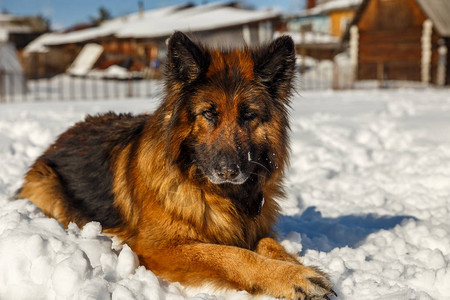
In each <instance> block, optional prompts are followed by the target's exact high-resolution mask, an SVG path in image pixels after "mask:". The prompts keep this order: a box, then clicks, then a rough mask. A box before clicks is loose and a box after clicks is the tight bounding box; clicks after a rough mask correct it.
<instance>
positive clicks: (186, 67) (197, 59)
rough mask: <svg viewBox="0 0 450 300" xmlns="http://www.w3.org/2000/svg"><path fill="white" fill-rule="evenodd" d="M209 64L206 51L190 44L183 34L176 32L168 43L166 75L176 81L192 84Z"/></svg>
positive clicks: (208, 56) (192, 43)
mask: <svg viewBox="0 0 450 300" xmlns="http://www.w3.org/2000/svg"><path fill="white" fill-rule="evenodd" d="M209 62H210V55H209V53H208V51H206V50H204V49H203V48H202V47H201V46H198V45H196V44H195V43H194V42H192V41H191V40H190V39H189V38H188V37H187V36H186V35H185V34H184V33H182V32H180V31H176V32H175V33H174V34H173V35H172V36H171V37H170V39H169V43H168V65H167V68H168V69H167V72H168V75H169V76H170V77H171V78H173V79H176V80H179V81H182V82H185V83H192V82H194V81H195V80H197V79H198V78H199V77H201V75H203V74H204V73H205V72H206V71H207V70H208V66H209Z"/></svg>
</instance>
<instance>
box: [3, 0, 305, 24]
mask: <svg viewBox="0 0 450 300" xmlns="http://www.w3.org/2000/svg"><path fill="white" fill-rule="evenodd" d="M187 2H191V3H194V4H197V5H199V4H202V3H207V2H209V3H210V2H217V1H213V0H210V1H205V0H156V1H155V0H143V3H144V9H146V10H147V9H152V8H159V7H164V6H169V5H175V4H185V3H187ZM303 2H304V0H245V1H244V3H245V4H249V5H252V6H254V7H256V8H259V9H262V8H267V7H274V8H277V9H280V10H282V11H293V10H297V9H300V7H302V3H303ZM100 7H104V8H106V9H107V10H108V11H109V12H110V13H111V14H112V16H113V17H116V16H120V15H124V14H129V13H132V12H136V11H137V9H138V0H134V1H133V0H132V1H124V0H0V11H6V12H8V13H10V14H14V15H41V16H43V17H45V18H47V19H48V20H49V21H50V25H51V27H52V29H54V30H58V29H64V28H68V27H70V26H71V25H74V24H78V23H87V22H89V21H90V17H95V16H96V15H97V14H98V9H99V8H100Z"/></svg>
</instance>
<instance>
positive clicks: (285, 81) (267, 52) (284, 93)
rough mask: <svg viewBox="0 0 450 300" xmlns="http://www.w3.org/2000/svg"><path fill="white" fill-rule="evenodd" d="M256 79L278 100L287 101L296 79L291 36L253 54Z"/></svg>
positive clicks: (281, 38) (282, 37) (277, 40)
mask: <svg viewBox="0 0 450 300" xmlns="http://www.w3.org/2000/svg"><path fill="white" fill-rule="evenodd" d="M253 61H254V72H255V75H256V79H257V80H258V81H259V82H261V83H262V84H263V85H265V86H266V87H267V89H268V90H269V93H270V94H271V95H272V96H273V97H276V98H280V99H283V100H287V98H288V97H289V96H290V94H291V90H292V81H293V79H294V77H295V46H294V41H293V40H292V38H291V37H290V36H281V37H279V38H277V39H276V40H274V41H273V42H271V43H270V44H268V45H267V46H264V47H261V48H259V49H257V50H256V51H254V52H253Z"/></svg>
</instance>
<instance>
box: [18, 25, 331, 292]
mask: <svg viewBox="0 0 450 300" xmlns="http://www.w3.org/2000/svg"><path fill="white" fill-rule="evenodd" d="M294 70H295V48H294V44H293V41H292V39H291V38H290V37H288V36H283V37H280V38H278V39H276V40H274V41H273V42H271V43H270V44H267V45H265V46H261V47H258V48H250V47H243V48H242V49H229V50H218V49H210V48H208V47H205V46H203V45H201V44H199V43H196V42H193V41H192V40H190V39H189V38H188V37H187V36H186V35H185V34H183V33H181V32H175V33H174V34H173V35H172V36H171V38H170V39H169V42H168V63H167V66H166V82H165V95H164V98H163V101H162V104H161V105H160V106H159V108H158V109H157V110H156V111H155V112H154V113H153V114H142V115H136V116H133V115H130V114H114V113H106V114H103V115H97V116H88V117H87V118H86V119H85V120H84V121H83V122H80V123H77V124H75V125H74V126H73V127H71V128H70V129H68V130H67V131H66V132H64V133H63V134H61V135H60V136H59V137H58V139H57V140H56V142H55V143H54V144H53V145H51V146H50V147H49V148H48V149H47V150H46V151H45V152H44V154H43V155H42V156H40V157H39V158H38V159H37V160H36V162H35V163H34V164H33V165H32V166H31V168H30V170H29V171H28V172H27V174H26V176H25V183H24V185H23V186H22V188H21V189H20V190H19V193H18V197H19V198H28V199H30V200H31V201H32V202H34V203H35V204H36V205H37V206H38V207H40V208H41V209H42V211H43V212H44V213H45V214H46V215H47V216H50V217H53V218H56V219H57V220H58V221H59V222H61V223H62V224H63V225H64V226H67V225H68V223H69V222H75V223H77V224H78V225H79V226H83V225H84V224H85V223H87V222H89V221H98V222H100V223H101V224H102V226H103V228H104V231H105V232H106V233H108V234H113V235H116V236H118V237H119V238H120V239H121V240H122V241H123V242H124V243H127V244H128V245H129V246H130V247H131V248H132V249H133V250H134V251H135V252H136V254H137V255H138V257H139V259H140V262H141V263H142V264H143V265H144V266H146V267H147V268H148V269H150V270H151V271H153V272H154V273H155V274H157V275H159V276H160V277H162V278H164V279H166V280H168V281H171V282H180V283H182V284H184V285H186V286H201V285H203V284H210V285H211V284H212V285H213V286H215V287H217V288H232V289H236V290H246V291H247V292H249V293H250V294H254V295H260V294H266V295H270V296H272V297H279V298H286V299H329V298H330V297H331V295H335V293H334V291H333V290H332V289H331V283H330V281H329V279H328V277H327V275H326V274H325V273H323V272H321V271H320V270H319V269H318V268H316V267H307V266H304V265H303V264H301V263H300V262H299V261H298V260H297V259H296V258H295V257H294V256H293V255H290V254H287V253H286V252H285V250H284V249H283V247H282V246H281V245H280V244H278V242H276V241H275V239H273V237H274V231H273V225H274V223H275V222H276V218H277V215H278V211H279V207H278V205H277V202H276V199H278V198H281V197H283V188H282V177H283V170H284V169H285V166H286V164H287V161H288V130H289V125H288V112H287V109H288V107H289V98H290V95H291V91H292V82H293V77H294V73H295V71H294Z"/></svg>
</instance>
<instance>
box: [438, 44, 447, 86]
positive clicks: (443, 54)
mask: <svg viewBox="0 0 450 300" xmlns="http://www.w3.org/2000/svg"><path fill="white" fill-rule="evenodd" d="M438 53H439V60H438V67H437V75H436V84H437V85H438V86H444V85H445V80H446V78H445V77H446V73H447V53H448V49H447V46H446V45H445V43H444V42H443V41H442V42H441V45H440V46H439V49H438Z"/></svg>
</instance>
